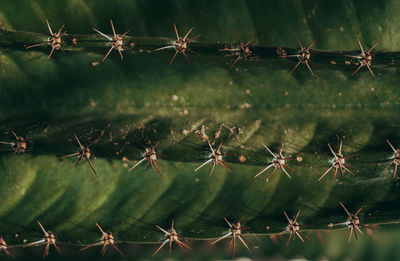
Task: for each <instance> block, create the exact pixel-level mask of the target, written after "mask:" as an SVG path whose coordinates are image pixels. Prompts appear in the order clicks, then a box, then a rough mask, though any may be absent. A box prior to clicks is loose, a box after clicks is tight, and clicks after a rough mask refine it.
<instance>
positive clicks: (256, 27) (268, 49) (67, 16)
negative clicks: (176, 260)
mask: <svg viewBox="0 0 400 261" xmlns="http://www.w3.org/2000/svg"><path fill="white" fill-rule="evenodd" d="M399 9H400V4H399V2H398V1H380V2H379V1H352V2H348V1H335V2H332V3H328V2H326V3H325V2H324V3H322V2H320V1H302V2H299V1H267V2H264V1H222V0H221V1H199V2H193V1H163V2H160V1H122V0H121V1H116V2H113V3H109V2H106V1H57V3H56V2H54V1H28V0H26V1H18V2H16V1H14V2H12V1H3V2H1V3H0V21H2V23H3V24H2V26H1V29H0V141H10V142H11V141H13V139H14V138H13V135H12V134H11V132H10V131H11V130H13V131H15V132H16V133H17V134H18V135H19V136H23V137H25V138H26V139H27V141H28V152H27V155H25V156H26V157H25V156H24V155H16V156H14V157H10V156H11V154H12V152H11V151H10V150H11V147H10V146H9V145H6V144H0V150H1V151H2V153H1V155H0V162H1V166H0V177H1V180H2V182H0V198H2V199H3V200H2V203H1V207H0V227H1V234H3V235H5V238H6V239H7V241H8V243H9V244H10V245H19V244H22V240H23V239H27V240H28V241H32V240H36V239H39V238H41V236H42V234H41V231H40V229H39V227H38V226H37V224H36V220H40V221H41V222H42V224H43V225H44V226H45V227H46V228H48V229H50V230H52V231H54V232H55V234H56V236H57V239H58V240H59V241H60V242H63V243H71V244H73V245H83V244H88V243H91V242H94V241H96V240H98V239H99V238H100V236H101V234H100V233H99V231H98V230H97V228H96V226H95V224H96V222H99V223H100V224H101V225H102V226H103V227H105V228H106V229H107V230H110V231H113V232H116V235H117V238H118V239H119V240H121V241H122V242H124V243H129V242H135V243H155V242H159V241H160V240H162V239H163V234H162V233H161V231H158V230H157V229H156V228H155V225H160V226H162V227H164V228H168V227H169V225H170V223H171V221H172V220H173V219H174V220H175V222H176V228H177V230H178V232H179V233H180V234H182V235H183V236H185V237H188V238H189V239H191V240H194V241H196V242H197V241H202V240H204V239H209V238H217V237H219V236H221V235H223V233H224V232H226V231H227V229H228V228H227V226H226V223H225V222H224V220H223V218H224V217H226V218H228V219H229V220H232V221H235V220H238V219H240V218H241V217H244V219H243V223H244V224H245V225H248V226H249V227H250V228H251V229H250V230H249V231H248V232H249V233H250V234H253V235H252V236H253V237H255V238H256V237H258V236H259V237H264V238H267V235H271V234H274V233H277V232H279V231H281V230H283V229H285V227H286V219H285V217H284V215H283V211H284V210H285V211H287V212H288V213H289V215H291V216H292V215H294V214H295V213H296V212H297V210H298V209H301V215H300V218H299V220H300V222H301V223H302V224H307V225H312V227H310V228H307V229H308V230H320V229H326V228H327V227H328V224H329V223H331V222H333V223H337V222H344V221H345V220H346V218H347V216H346V213H345V212H344V210H343V209H342V208H341V207H340V205H339V201H341V202H343V203H344V204H345V205H346V206H347V207H348V208H349V209H351V210H353V211H356V210H357V209H358V208H360V207H362V206H364V209H363V211H362V212H361V215H362V216H364V217H367V219H366V220H365V221H363V222H366V223H367V224H382V227H385V224H390V223H398V222H399V217H400V213H399V212H400V211H399V209H398V204H399V200H400V198H399V193H398V192H399V191H398V190H399V179H398V178H396V179H392V175H393V170H394V166H391V167H390V168H385V167H386V166H387V165H388V164H389V163H390V161H391V159H392V158H393V151H392V150H391V148H390V147H389V145H388V144H387V142H386V139H388V140H390V142H391V143H392V144H393V145H394V146H395V148H398V147H399V146H400V135H399V133H398V131H397V127H398V126H399V124H400V120H399V118H398V113H399V109H400V107H399V104H400V101H399V99H398V97H399V96H400V89H399V88H398V87H397V86H398V84H397V83H398V82H399V80H400V79H399V77H400V76H399V74H398V66H399V65H398V63H399V59H398V57H399V50H400V46H399V41H398V40H399V39H398V35H400V34H399V26H398V25H397V22H396V21H397V19H398V11H399ZM46 19H48V20H49V22H50V24H51V25H52V27H53V31H55V30H57V29H58V28H59V27H60V26H61V25H63V24H65V30H67V31H68V34H67V35H66V36H65V41H66V43H65V45H64V47H65V53H62V52H61V51H59V50H55V52H54V54H53V55H52V57H51V59H50V60H48V59H47V57H48V55H49V53H50V50H51V48H50V47H49V46H43V47H38V48H32V49H29V50H26V49H25V48H26V47H27V46H29V45H31V44H35V43H37V42H41V41H46V39H47V37H48V34H47V33H48V32H47V26H46V22H45V21H46ZM110 19H113V22H114V25H115V27H116V30H117V31H118V32H119V33H123V32H125V31H127V30H130V32H129V34H128V35H129V36H128V38H127V41H126V42H127V43H128V44H129V43H131V42H133V43H135V46H134V47H133V50H132V51H124V52H123V55H124V59H123V60H121V59H120V57H119V55H118V53H117V52H116V51H115V50H114V51H113V52H112V53H111V54H110V56H109V57H108V58H107V60H105V62H101V60H102V59H103V57H104V55H105V54H106V52H107V51H108V49H109V48H110V45H109V43H107V42H105V41H104V39H102V38H101V36H100V35H98V34H97V33H96V32H94V31H93V30H92V28H96V29H98V30H100V31H102V32H104V33H107V34H109V33H111V28H110V22H109V20H110ZM173 23H176V24H177V27H178V30H179V32H180V34H184V33H185V32H187V31H188V30H189V29H190V28H191V27H192V26H193V27H194V29H193V31H192V33H191V36H195V35H197V34H201V37H199V38H197V39H196V42H193V43H190V44H189V47H190V48H192V49H193V50H194V51H196V52H198V53H199V54H197V55H194V54H191V53H188V56H189V59H190V61H191V62H192V65H189V64H188V63H187V61H186V60H185V59H184V57H183V56H182V55H181V54H178V56H177V57H176V59H175V60H174V63H173V64H172V66H168V63H169V62H170V59H171V58H172V56H173V54H174V50H162V51H157V52H156V51H154V50H155V49H156V48H159V47H161V46H164V45H168V44H170V43H171V41H173V40H174V36H175V33H174V31H173ZM235 30H236V31H237V32H238V34H239V36H240V38H241V40H243V41H247V40H249V39H250V38H252V37H256V38H257V39H258V40H259V41H258V42H257V44H256V46H254V47H252V49H251V50H252V52H253V54H254V57H252V59H250V61H249V62H248V63H246V62H244V61H242V60H241V61H239V62H238V63H237V64H236V65H235V67H234V68H233V69H232V70H229V69H228V67H229V65H230V64H231V63H232V62H233V60H234V57H231V56H225V55H224V54H223V53H221V52H219V51H218V49H221V48H224V47H225V46H226V45H228V44H230V43H232V44H236V42H237V40H236V39H235V34H234V31H235ZM296 34H297V35H298V37H299V38H300V40H301V42H302V43H303V45H304V46H308V44H309V43H311V42H312V41H313V40H317V42H316V44H315V45H314V46H313V50H312V51H311V60H312V61H314V64H311V67H312V69H313V72H314V73H315V75H314V76H311V75H310V72H309V71H308V70H307V68H306V66H305V65H304V64H302V65H300V66H299V67H298V68H297V69H296V70H295V71H294V72H293V74H290V73H289V71H290V70H291V69H292V68H293V67H294V66H295V65H296V63H297V58H295V59H282V58H279V57H278V55H277V48H283V49H284V50H286V51H288V53H295V52H296V50H297V48H298V47H297V41H296ZM355 35H357V36H359V37H360V39H361V42H362V43H363V46H364V48H366V49H367V48H369V47H370V46H371V45H372V44H373V43H375V42H376V41H380V42H379V44H378V46H377V47H376V48H375V49H374V51H376V53H374V55H373V62H372V65H371V68H372V70H373V71H374V73H375V76H376V78H375V79H374V78H373V77H372V76H371V75H370V73H369V72H368V70H367V69H366V68H365V67H363V68H361V70H360V71H358V73H357V74H356V75H354V76H352V72H353V71H355V70H356V69H357V66H358V65H357V64H355V62H356V60H354V59H350V58H346V57H345V55H346V54H353V55H357V54H359V53H360V51H359V50H358V49H359V47H358V45H357V41H356V38H355ZM73 38H76V39H77V41H78V44H77V45H74V44H73V42H72V39H73ZM74 134H77V136H78V137H79V139H80V140H81V141H82V143H84V144H89V143H91V142H93V141H95V140H96V141H97V142H95V144H93V145H92V146H91V150H92V151H93V152H94V154H95V155H96V156H97V159H93V160H92V162H93V164H94V166H95V169H96V171H97V173H98V175H99V177H98V178H96V177H95V176H94V175H93V173H92V172H91V169H90V167H89V165H88V164H87V162H85V161H82V162H81V163H80V165H79V166H77V167H74V164H75V162H76V160H77V159H76V158H68V159H63V160H57V157H60V156H63V155H66V154H70V153H73V152H76V151H77V149H78V148H79V147H78V144H77V142H76V141H75V140H74V136H73V135H74ZM204 135H207V136H208V137H209V139H210V141H211V143H212V144H213V146H214V147H216V146H218V145H219V144H220V142H223V145H222V149H221V150H222V153H226V154H227V155H226V156H224V160H225V161H226V162H227V163H228V164H229V165H230V166H231V167H232V168H233V171H232V172H228V171H226V170H225V169H223V168H222V166H220V165H218V166H216V168H215V170H214V172H213V174H212V176H209V172H210V169H211V165H210V164H209V165H207V166H205V167H203V168H202V169H201V170H199V171H198V172H194V170H195V169H196V168H197V167H198V166H199V165H200V164H202V162H204V161H205V160H207V159H208V158H209V156H210V150H209V148H208V145H207V142H206V140H205V136H204ZM340 140H343V151H344V154H345V156H346V155H350V154H357V156H356V157H352V158H350V159H348V163H349V164H350V165H351V166H353V167H354V168H355V170H354V174H355V176H354V177H353V176H351V175H349V173H345V177H344V181H341V179H340V172H338V177H337V179H332V176H333V173H332V172H331V173H330V174H328V175H327V176H326V177H325V178H324V179H322V180H321V181H320V182H317V180H318V178H319V177H320V176H321V175H322V174H323V173H324V172H325V170H326V169H328V168H329V167H330V166H331V164H332V162H331V160H332V154H331V152H330V150H329V148H328V143H329V144H330V145H332V147H333V149H334V150H335V151H337V149H338V146H339V142H340ZM158 142H159V145H158V146H157V148H156V150H157V153H158V157H159V158H160V159H161V164H160V168H161V171H162V175H163V178H160V176H159V175H158V173H157V172H156V171H155V170H153V171H151V170H147V169H144V166H145V163H142V165H140V166H138V167H137V168H135V169H134V170H133V171H131V172H128V169H129V168H130V167H132V166H133V164H134V163H135V162H136V161H137V160H140V159H141V158H142V157H143V153H144V150H145V148H146V147H150V146H153V145H155V144H157V143H158ZM263 144H265V145H266V146H268V147H269V148H271V149H272V150H273V151H278V150H279V148H280V146H281V144H284V145H285V149H284V155H287V156H290V157H294V158H296V159H295V160H291V161H288V162H287V165H288V166H289V167H291V168H293V169H295V171H296V173H292V172H290V174H291V177H292V179H289V178H288V177H286V175H285V174H284V173H283V172H282V171H281V170H277V171H276V173H275V174H274V176H273V177H272V178H271V179H270V181H269V182H265V179H266V177H267V175H268V174H269V173H270V172H269V171H268V172H266V173H264V174H263V175H261V176H259V177H257V178H254V176H255V175H256V174H257V173H259V172H260V171H261V170H262V169H263V168H265V167H266V166H267V165H268V164H269V163H270V162H271V161H272V157H271V155H269V154H268V152H267V151H266V150H265V148H264V147H263ZM399 174H400V173H398V176H399ZM266 226H268V227H269V229H268V230H267V229H266ZM343 233H344V232H343ZM15 234H18V235H19V237H17V238H15V236H14V235H15ZM342 236H343V235H342ZM343 238H344V236H343ZM314 239H315V238H314ZM256 240H257V239H256ZM296 251H297V250H296ZM310 251H311V250H310ZM294 252H295V250H294ZM289 256H295V254H293V255H289V254H288V255H287V256H285V257H289Z"/></svg>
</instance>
